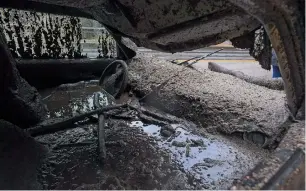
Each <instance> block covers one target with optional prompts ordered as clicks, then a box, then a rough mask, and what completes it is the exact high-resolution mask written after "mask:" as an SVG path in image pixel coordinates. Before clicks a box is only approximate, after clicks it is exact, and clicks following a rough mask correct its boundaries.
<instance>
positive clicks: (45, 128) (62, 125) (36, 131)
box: [27, 104, 127, 136]
mask: <svg viewBox="0 0 306 191" xmlns="http://www.w3.org/2000/svg"><path fill="white" fill-rule="evenodd" d="M125 107H127V104H119V105H111V106H107V107H104V108H101V109H97V110H93V111H90V112H88V113H84V114H80V115H77V116H74V117H71V118H69V119H64V120H63V121H60V122H58V123H52V124H47V125H38V126H36V127H32V128H29V129H27V131H28V133H29V134H30V135H32V136H39V135H44V134H49V133H54V132H57V131H61V130H65V129H68V128H71V125H73V124H74V123H76V122H78V121H80V120H83V119H84V118H86V117H88V116H92V115H95V114H101V113H104V112H106V111H110V110H113V109H118V108H125Z"/></svg>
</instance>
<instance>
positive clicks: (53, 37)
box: [0, 8, 116, 59]
mask: <svg viewBox="0 0 306 191" xmlns="http://www.w3.org/2000/svg"><path fill="white" fill-rule="evenodd" d="M0 24H1V26H2V28H3V30H4V33H5V36H6V39H7V42H8V46H9V49H10V50H11V53H12V55H13V56H14V57H15V58H24V59H33V58H34V59H51V58H52V59H63V58H69V59H72V58H74V59H78V58H87V57H88V58H109V57H115V56H116V44H115V41H114V40H113V38H112V37H111V36H110V35H109V33H108V32H107V31H106V30H105V28H104V27H103V26H101V25H100V24H99V23H98V22H96V21H93V20H89V19H83V18H78V17H71V16H61V15H54V14H46V13H38V12H31V11H21V10H15V9H6V8H1V9H0Z"/></svg>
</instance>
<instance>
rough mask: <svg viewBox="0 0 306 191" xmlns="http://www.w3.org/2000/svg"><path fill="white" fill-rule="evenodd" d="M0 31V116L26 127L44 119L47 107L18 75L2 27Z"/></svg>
mask: <svg viewBox="0 0 306 191" xmlns="http://www.w3.org/2000/svg"><path fill="white" fill-rule="evenodd" d="M0 33H1V34H0V58H1V62H0V67H1V69H0V118H2V119H5V120H7V121H10V122H12V123H14V124H16V125H18V126H20V127H23V128H26V127H29V126H31V125H33V124H36V123H38V122H39V121H41V120H42V119H44V117H45V116H46V114H47V109H46V107H45V105H44V104H43V103H42V101H41V97H40V95H39V93H38V92H37V90H36V89H35V88H33V87H32V86H30V85H29V84H28V83H27V82H26V81H25V80H24V79H23V78H22V77H20V74H19V72H18V70H17V68H16V62H15V59H14V58H13V57H12V54H11V52H10V50H9V49H8V46H7V42H6V39H5V36H4V33H3V30H2V28H1V29H0Z"/></svg>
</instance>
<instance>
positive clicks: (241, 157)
mask: <svg viewBox="0 0 306 191" xmlns="http://www.w3.org/2000/svg"><path fill="white" fill-rule="evenodd" d="M130 126H132V127H139V128H141V129H142V130H143V131H144V132H145V133H147V134H148V135H149V136H151V137H154V139H155V141H156V142H157V143H158V146H159V147H160V148H162V149H164V150H166V151H167V152H168V153H169V154H170V155H171V158H172V161H173V162H174V163H176V164H178V165H179V166H180V167H181V168H182V170H183V171H185V172H187V173H189V174H190V175H192V176H193V177H194V178H195V179H196V180H197V181H199V182H200V183H201V184H210V185H209V186H208V188H210V189H220V188H223V189H224V188H226V187H224V186H226V185H229V184H230V183H231V182H232V181H234V180H235V179H238V178H240V176H241V175H242V174H243V173H244V172H246V171H247V170H249V169H250V168H252V166H253V165H255V163H256V161H257V160H259V159H260V158H261V157H259V155H261V154H259V152H260V151H259V150H258V149H255V150H257V152H254V153H253V151H254V150H253V151H251V150H249V151H248V149H247V148H243V147H241V146H238V145H236V144H235V143H233V142H230V140H227V139H225V138H221V137H219V136H218V137H211V136H209V137H203V136H201V135H196V134H194V133H192V132H191V131H188V130H187V129H188V127H186V126H183V125H181V124H172V125H171V126H172V127H173V129H175V133H174V134H173V135H174V136H173V135H172V136H170V137H164V136H162V135H161V127H160V126H157V125H145V124H144V123H142V122H141V121H133V122H131V124H130ZM175 134H176V135H175Z"/></svg>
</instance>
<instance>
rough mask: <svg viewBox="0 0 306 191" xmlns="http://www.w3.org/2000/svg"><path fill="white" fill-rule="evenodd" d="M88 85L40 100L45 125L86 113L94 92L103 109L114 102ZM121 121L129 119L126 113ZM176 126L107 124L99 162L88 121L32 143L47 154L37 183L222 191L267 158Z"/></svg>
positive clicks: (192, 128) (254, 150)
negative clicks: (46, 119) (44, 107)
mask: <svg viewBox="0 0 306 191" xmlns="http://www.w3.org/2000/svg"><path fill="white" fill-rule="evenodd" d="M95 84H96V82H91V83H89V82H80V83H78V84H76V85H68V86H67V85H63V86H61V87H60V88H57V89H56V90H48V91H45V92H43V93H42V94H43V96H44V98H45V99H44V101H45V103H46V104H47V106H48V108H49V111H50V113H49V117H52V118H60V117H63V116H73V115H76V114H78V113H82V112H86V111H89V110H92V107H93V93H94V92H100V93H101V97H103V98H104V99H102V100H100V104H102V105H108V104H112V103H114V102H115V100H113V99H112V98H111V97H110V96H109V95H107V94H106V93H105V92H104V91H103V90H101V89H100V87H98V86H96V85H95ZM50 93H51V94H50ZM126 99H128V97H127V98H126ZM126 99H123V100H126ZM121 101H122V100H121ZM147 109H148V110H150V111H156V110H151V109H150V108H147ZM159 112H160V113H159V114H160V115H162V116H169V117H170V118H171V119H178V118H176V117H174V116H171V115H169V114H165V113H163V112H161V111H159ZM125 113H128V114H127V115H132V116H133V114H131V113H133V112H125ZM178 121H181V123H180V124H177V123H173V124H171V123H169V122H165V121H164V123H165V124H166V125H161V124H158V125H156V124H147V123H144V122H143V121H141V120H140V119H139V118H133V119H132V120H125V121H122V120H118V119H111V118H107V120H106V127H105V128H106V139H105V140H106V149H107V155H106V159H105V160H104V161H103V162H102V161H101V160H100V159H99V157H98V156H99V155H98V152H97V142H98V140H97V132H96V128H97V124H96V123H93V122H92V121H91V120H90V119H86V120H84V121H82V122H79V123H77V124H76V128H73V129H69V130H65V131H59V132H57V133H53V134H49V135H44V136H39V137H36V139H37V141H39V142H40V143H42V144H43V145H45V146H46V147H48V148H49V149H50V152H49V153H48V156H47V157H46V158H45V160H44V162H43V165H42V166H41V168H40V170H39V175H38V177H39V182H40V183H41V184H42V188H43V189H227V188H229V187H230V185H231V184H232V182H233V181H234V180H236V179H239V178H240V177H241V176H242V175H244V174H245V173H246V172H248V171H249V170H250V169H252V168H253V167H254V166H255V165H256V163H257V162H258V161H260V160H262V159H263V158H265V157H266V156H267V154H268V153H267V151H265V150H263V149H260V148H258V147H256V146H255V145H252V144H248V143H242V142H239V141H237V140H236V139H229V138H226V137H223V136H220V135H212V134H208V133H206V132H204V131H203V129H200V128H199V127H198V126H197V125H195V124H194V123H192V122H189V121H186V120H184V119H179V120H178ZM162 131H168V133H164V132H162Z"/></svg>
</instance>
